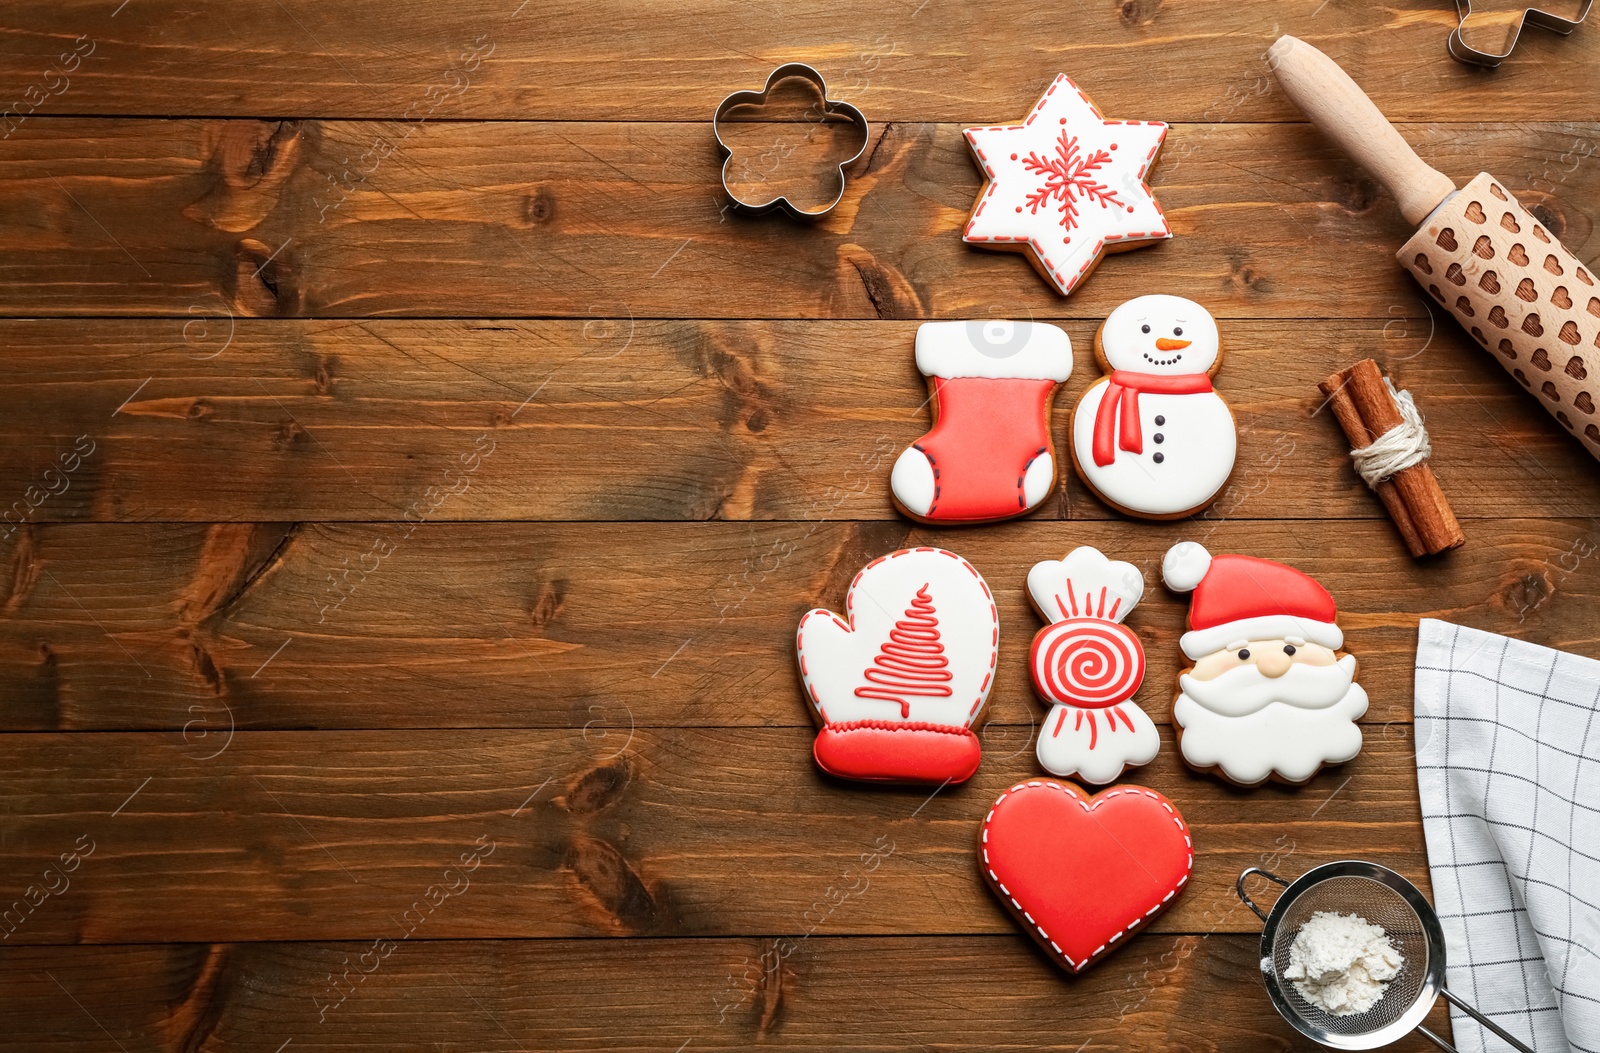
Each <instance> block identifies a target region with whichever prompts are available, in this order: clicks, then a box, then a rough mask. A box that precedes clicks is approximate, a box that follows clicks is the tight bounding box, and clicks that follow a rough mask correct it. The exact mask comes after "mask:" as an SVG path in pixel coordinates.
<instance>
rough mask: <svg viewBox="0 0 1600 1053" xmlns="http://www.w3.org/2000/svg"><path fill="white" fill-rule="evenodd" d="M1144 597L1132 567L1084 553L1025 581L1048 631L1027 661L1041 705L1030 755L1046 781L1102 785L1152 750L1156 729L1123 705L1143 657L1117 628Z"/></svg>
mask: <svg viewBox="0 0 1600 1053" xmlns="http://www.w3.org/2000/svg"><path fill="white" fill-rule="evenodd" d="M1143 595H1144V575H1142V574H1140V573H1139V570H1138V568H1137V567H1135V566H1134V565H1133V564H1131V563H1122V562H1117V561H1112V560H1109V559H1107V558H1106V557H1105V556H1104V555H1102V554H1101V553H1100V550H1099V549H1094V548H1090V547H1088V546H1084V547H1082V548H1075V549H1073V550H1072V551H1071V552H1069V553H1067V558H1066V559H1052V560H1046V561H1045V562H1043V563H1036V564H1034V567H1033V569H1032V570H1030V571H1029V572H1028V596H1029V598H1030V599H1031V600H1032V601H1033V606H1034V609H1035V610H1037V611H1038V612H1039V616H1040V617H1042V618H1044V619H1045V621H1047V622H1050V623H1051V624H1049V625H1047V626H1045V627H1044V628H1043V629H1040V630H1039V632H1038V634H1037V635H1036V636H1034V638H1033V647H1032V649H1031V650H1030V651H1029V653H1028V668H1029V671H1030V672H1031V673H1032V674H1033V689H1034V690H1035V691H1036V692H1038V694H1039V697H1040V698H1042V699H1044V700H1045V701H1046V702H1048V703H1050V715H1049V716H1048V717H1046V718H1045V722H1044V726H1043V727H1042V728H1040V729H1039V744H1038V754H1039V763H1040V764H1041V765H1043V766H1044V769H1045V770H1046V771H1048V772H1050V773H1051V774H1053V775H1062V776H1070V775H1076V776H1077V777H1078V778H1080V779H1082V780H1083V781H1084V782H1091V783H1108V782H1112V781H1113V780H1115V779H1116V778H1117V777H1118V776H1120V775H1121V774H1122V771H1123V769H1124V768H1126V767H1128V766H1130V765H1137V764H1148V763H1149V762H1150V761H1151V760H1152V759H1154V757H1155V755H1156V751H1157V750H1158V749H1160V747H1161V738H1160V736H1159V735H1158V734H1157V733H1156V726H1155V724H1153V723H1152V722H1151V720H1150V718H1149V717H1148V716H1146V715H1145V712H1144V710H1142V709H1140V708H1139V707H1138V706H1137V705H1136V704H1135V703H1134V702H1133V701H1132V699H1133V696H1134V694H1135V693H1136V692H1138V690H1139V685H1140V684H1142V683H1143V682H1144V648H1143V647H1142V646H1140V644H1139V638H1138V637H1137V636H1135V635H1134V634H1133V631H1132V630H1131V629H1129V628H1128V627H1127V626H1126V625H1123V624H1122V620H1123V619H1124V618H1126V617H1127V616H1128V614H1129V612H1131V611H1132V610H1133V608H1134V606H1135V605H1136V604H1137V603H1138V602H1139V599H1140V597H1141V596H1143Z"/></svg>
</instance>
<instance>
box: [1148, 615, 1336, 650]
mask: <svg viewBox="0 0 1600 1053" xmlns="http://www.w3.org/2000/svg"><path fill="white" fill-rule="evenodd" d="M1291 635H1293V636H1296V637H1300V638H1303V639H1306V640H1310V641H1311V642H1312V643H1319V644H1321V645H1322V646H1324V647H1326V648H1328V649H1329V650H1333V651H1337V650H1338V649H1339V648H1341V647H1343V646H1344V630H1343V629H1341V628H1339V627H1338V626H1337V625H1335V624H1334V623H1333V622H1319V621H1313V620H1312V619H1310V618H1299V617H1296V616H1295V615H1292V614H1268V615H1264V616H1262V617H1260V618H1239V619H1237V620H1235V621H1231V622H1227V623H1226V624H1223V625H1213V626H1212V627H1211V628H1209V629H1193V630H1190V631H1189V632H1186V633H1184V634H1183V635H1182V636H1181V637H1179V639H1178V646H1179V647H1181V648H1183V653H1184V654H1186V655H1188V656H1189V657H1190V658H1202V657H1204V656H1206V655H1208V654H1210V653H1212V652H1213V651H1218V650H1228V651H1236V650H1238V648H1237V647H1235V646H1233V645H1234V644H1235V643H1237V642H1238V641H1240V640H1286V639H1288V637H1289V636H1291Z"/></svg>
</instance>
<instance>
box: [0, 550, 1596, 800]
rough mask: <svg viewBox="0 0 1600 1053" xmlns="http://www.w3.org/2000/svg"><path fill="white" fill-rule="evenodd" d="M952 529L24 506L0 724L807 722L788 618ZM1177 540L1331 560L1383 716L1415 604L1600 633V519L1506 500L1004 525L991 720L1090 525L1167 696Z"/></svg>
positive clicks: (1522, 632) (1538, 632)
mask: <svg viewBox="0 0 1600 1053" xmlns="http://www.w3.org/2000/svg"><path fill="white" fill-rule="evenodd" d="M947 537H948V535H947V534H945V533H941V532H940V531H937V530H933V529H929V528H913V527H912V526H911V525H910V524H908V523H905V522H887V523H854V524H845V523H810V524H806V523H785V524H770V525H762V526H747V525H738V524H675V525H650V524H599V523H590V524H572V525H562V526H538V525H528V524H514V523H506V524H485V525H461V524H430V525H424V526H420V527H417V528H415V532H414V533H412V534H411V536H410V537H405V536H403V531H400V530H396V529H394V528H391V527H388V526H381V525H380V526H370V525H365V524H351V525H345V526H335V525H316V524H313V525H307V526H303V527H292V526H288V525H271V524H261V525H255V524H228V525H214V526H181V527H174V526H169V525H163V524H150V525H123V526H84V527H45V528H38V529H33V528H28V529H27V530H25V531H19V532H18V539H19V540H17V541H15V542H13V543H11V545H10V546H9V550H7V551H6V552H5V553H4V558H5V559H6V562H4V563H0V566H3V567H5V568H6V571H5V573H4V574H3V575H0V577H3V580H4V581H6V582H8V583H9V585H8V587H7V591H6V592H5V593H4V602H3V605H0V610H3V611H4V616H3V620H0V699H3V701H4V704H3V705H0V727H4V728H6V729H10V730H28V731H57V730H59V731H72V730H112V729H138V728H145V729H162V730H165V731H167V732H169V733H170V735H172V736H179V737H182V736H184V735H185V734H186V735H187V737H188V738H190V739H192V740H194V742H195V752H199V753H206V752H210V750H211V749H213V748H215V746H214V743H215V742H217V741H218V738H219V737H220V736H222V734H223V733H224V732H225V731H226V730H227V729H228V728H230V727H236V728H244V729H294V728H325V729H334V728H346V729H354V728H373V729H379V728H451V727H454V728H474V727H508V728H546V729H562V728H566V729H582V728H584V727H586V726H589V727H593V728H594V729H596V730H597V731H598V730H603V729H606V728H624V729H625V728H627V727H657V728H659V727H718V726H729V725H739V726H784V727H795V728H809V727H810V726H811V725H810V718H809V716H808V713H807V711H806V708H805V706H804V704H803V701H802V698H803V696H802V695H801V690H800V686H799V680H798V676H797V674H796V671H795V657H794V631H795V626H796V625H797V624H798V622H799V619H800V616H801V615H802V614H804V612H805V611H807V610H809V609H810V608H812V607H819V606H820V607H829V608H832V609H835V610H837V609H840V607H841V606H842V604H843V601H844V595H845V590H846V589H847V588H848V586H849V583H850V580H851V578H852V577H854V575H855V574H856V572H857V571H858V570H859V569H860V568H861V567H862V566H864V565H865V564H866V563H867V562H868V561H869V560H871V559H873V558H875V557H877V556H879V555H882V554H883V553H885V552H889V551H892V550H894V549H896V548H899V547H902V546H904V545H915V544H937V543H948V541H947ZM1184 538H1189V539H1195V538H1199V539H1203V540H1204V542H1205V543H1206V545H1207V546H1208V547H1209V548H1211V549H1212V551H1214V552H1245V553H1249V554H1251V555H1257V556H1263V557H1269V558H1275V559H1280V560H1284V561H1286V562H1289V563H1291V564H1293V565H1294V566H1297V567H1299V568H1301V569H1303V570H1305V571H1306V572H1307V573H1309V574H1312V575H1313V576H1315V577H1316V578H1317V579H1318V580H1319V581H1321V582H1322V583H1323V584H1324V585H1326V586H1327V587H1328V588H1329V589H1330V590H1331V591H1332V592H1333V595H1334V596H1335V597H1336V598H1337V600H1338V603H1339V610H1340V617H1339V621H1340V624H1341V626H1342V627H1343V629H1344V630H1345V633H1346V639H1347V642H1348V646H1349V650H1350V651H1351V652H1352V653H1353V654H1355V655H1356V656H1357V658H1358V659H1359V660H1360V662H1361V674H1360V675H1361V680H1362V682H1363V683H1364V684H1365V686H1366V689H1367V692H1368V693H1369V695H1370V696H1371V700H1372V708H1371V710H1370V711H1369V713H1368V717H1367V719H1368V720H1369V721H1370V722H1371V723H1372V724H1374V725H1385V724H1388V723H1390V722H1398V723H1408V722H1409V721H1410V719H1411V707H1412V702H1411V686H1412V672H1413V665H1412V663H1413V661H1414V654H1415V648H1416V624H1417V619H1418V617H1419V616H1425V615H1426V616H1436V617H1442V618H1446V619H1450V620H1456V621H1461V622H1464V623H1466V624H1470V625H1473V626H1475V627H1477V628H1481V629H1485V630H1493V631H1498V632H1505V633H1509V634H1511V635H1514V636H1521V637H1525V638H1529V639H1532V640H1535V641H1537V642H1540V643H1545V644H1549V645H1551V646H1555V647H1563V648H1568V649H1571V650H1573V651H1576V652H1577V653H1580V654H1588V655H1590V656H1594V657H1600V597H1597V594H1596V590H1597V588H1600V586H1597V584H1596V581H1595V578H1594V575H1593V574H1592V573H1591V572H1590V568H1591V565H1592V558H1591V557H1592V555H1593V553H1594V552H1595V551H1596V547H1597V544H1600V542H1597V540H1596V537H1595V534H1594V523H1593V521H1592V520H1503V521H1499V522H1497V523H1495V524H1494V526H1493V529H1492V530H1484V531H1483V532H1482V536H1481V537H1479V538H1477V539H1475V540H1474V541H1473V542H1472V543H1470V544H1468V545H1467V546H1466V547H1465V548H1463V549H1461V550H1460V551H1458V552H1456V553H1453V554H1451V555H1450V556H1448V557H1447V558H1444V559H1441V560H1437V561H1433V562H1429V563H1425V564H1421V565H1417V566H1413V563H1412V561H1411V559H1410V558H1409V556H1407V554H1406V552H1405V549H1404V547H1403V546H1402V545H1401V543H1400V540H1399V538H1398V536H1397V535H1396V534H1395V532H1394V530H1393V528H1392V527H1391V526H1390V525H1389V523H1388V522H1387V521H1386V520H1381V519H1378V520H1371V521H1366V522H1361V523H1350V524H1331V523H1315V524H1308V523H1305V522H1296V521H1292V520H1285V521H1269V522H1248V523H1221V524H1216V525H1214V526H1213V525H1206V526H1205V527H1203V528H1201V527H1198V526H1197V525H1196V524H1174V525H1170V526H1168V525H1163V526H1159V527H1157V526H1138V527H1132V526H1130V525H1129V524H1124V523H1093V524H1089V523H1085V524H1058V523H1051V524H1046V523H1028V524H1009V525H1006V526H1002V527H996V528H992V529H986V530H984V531H981V532H971V533H967V534H963V535H962V538H961V543H960V548H959V550H960V551H961V552H962V554H963V555H965V556H966V557H968V558H969V559H971V560H972V562H973V564H974V565H975V566H976V567H977V568H978V569H979V570H980V571H981V572H982V573H983V574H984V575H985V577H986V579H987V581H988V582H989V584H990V587H991V588H992V589H993V590H994V592H995V596H996V600H997V602H998V604H999V607H1000V623H1001V638H1000V649H1001V650H1000V664H999V671H998V674H997V679H996V684H995V689H994V692H993V695H992V697H991V701H990V709H989V713H990V717H991V720H992V721H994V722H997V723H999V724H1006V725H1016V726H1019V727H1020V728H1021V733H1022V734H1031V729H1030V728H1029V725H1030V724H1032V723H1033V722H1035V721H1037V720H1038V719H1039V718H1041V717H1042V716H1043V713H1044V706H1043V705H1042V704H1041V703H1039V702H1038V701H1036V700H1035V698H1034V695H1033V691H1032V689H1031V687H1030V686H1029V682H1028V679H1027V674H1026V669H1025V667H1026V660H1025V656H1026V653H1027V646H1028V643H1029V641H1030V640H1031V639H1032V637H1033V634H1034V633H1035V632H1036V631H1037V630H1038V629H1039V627H1040V623H1039V620H1038V618H1037V617H1036V616H1035V615H1034V614H1033V613H1032V611H1031V609H1030V607H1029V605H1028V603H1027V600H1026V597H1025V596H1024V594H1023V584H1024V581H1025V579H1026V575H1027V571H1028V568H1029V567H1031V566H1032V565H1033V564H1034V563H1036V562H1038V561H1039V560H1041V559H1046V558H1060V557H1061V556H1062V555H1063V554H1065V553H1066V552H1067V551H1068V550H1069V549H1070V548H1072V547H1073V546H1076V545H1083V544H1087V545H1094V546H1096V547H1098V548H1100V549H1101V550H1102V551H1105V552H1109V553H1112V554H1114V555H1115V556H1117V557H1118V558H1121V559H1126V560H1129V561H1131V562H1133V563H1134V564H1135V565H1137V566H1139V567H1141V568H1143V570H1144V572H1145V575H1146V578H1147V581H1148V585H1147V590H1146V600H1145V602H1144V603H1142V604H1140V606H1139V609H1138V610H1137V611H1135V612H1134V613H1133V615H1132V617H1131V618H1130V621H1129V624H1130V625H1131V626H1132V627H1133V628H1134V629H1135V630H1136V631H1137V632H1138V633H1139V635H1140V638H1141V639H1142V641H1143V643H1144V646H1145V649H1146V651H1147V653H1148V655H1149V672H1148V675H1147V678H1146V681H1145V686H1144V688H1143V689H1142V691H1141V693H1140V695H1139V702H1140V704H1141V705H1142V706H1143V708H1144V709H1145V710H1146V711H1147V712H1148V713H1150V714H1151V716H1152V718H1153V719H1155V720H1158V721H1163V720H1165V719H1166V717H1167V713H1168V711H1169V707H1170V702H1171V698H1172V696H1173V694H1175V691H1176V683H1177V674H1178V670H1179V668H1180V661H1179V651H1178V646H1177V643H1178V637H1179V636H1180V635H1181V633H1182V632H1183V629H1184V625H1185V618H1186V617H1187V610H1188V608H1187V604H1186V603H1184V602H1182V601H1181V599H1180V598H1179V597H1175V596H1173V595H1171V594H1169V593H1167V592H1166V590H1165V589H1163V588H1162V587H1161V586H1160V583H1159V577H1158V570H1159V566H1160V561H1161V557H1162V555H1163V554H1164V553H1165V551H1166V550H1167V548H1168V547H1169V546H1170V545H1171V544H1173V543H1175V542H1176V541H1178V540H1180V539H1184ZM384 539H386V540H387V541H388V542H390V543H391V544H390V547H391V549H392V551H391V552H390V554H389V555H388V556H387V557H384V558H383V559H381V560H377V558H376V557H375V556H374V555H373V553H374V552H376V551H379V549H378V548H377V547H376V546H377V545H378V543H379V541H380V540H384ZM368 567H370V568H371V571H370V573H368V574H366V576H365V577H363V576H362V573H361V572H362V570H363V569H364V568H368ZM352 568H353V569H352ZM330 577H332V578H333V579H334V581H333V582H331V583H330V580H329V579H330ZM186 729H187V730H186ZM1013 734H1015V733H1013ZM208 735H210V736H215V737H212V738H210V739H209V740H207V736H208ZM0 741H3V740H0ZM22 741H28V740H27V739H24V740H22ZM866 796H867V797H870V796H871V795H870V794H868V795H866Z"/></svg>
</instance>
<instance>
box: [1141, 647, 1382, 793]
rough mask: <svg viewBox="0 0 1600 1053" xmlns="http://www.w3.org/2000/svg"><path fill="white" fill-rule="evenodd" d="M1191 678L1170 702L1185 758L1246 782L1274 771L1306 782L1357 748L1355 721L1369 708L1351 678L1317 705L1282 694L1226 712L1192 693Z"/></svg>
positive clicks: (1334, 668) (1358, 735) (1182, 680)
mask: <svg viewBox="0 0 1600 1053" xmlns="http://www.w3.org/2000/svg"><path fill="white" fill-rule="evenodd" d="M1349 657H1350V656H1348V655H1347V656H1346V658H1347V659H1348V658H1349ZM1342 664H1343V663H1342V662H1341V665H1342ZM1320 668H1322V669H1324V670H1328V671H1330V672H1331V671H1338V670H1339V667H1338V666H1323V667H1320ZM1193 683H1194V678H1193V677H1190V676H1184V677H1182V678H1180V684H1182V685H1183V687H1184V691H1183V693H1181V694H1180V695H1179V696H1178V699H1177V701H1176V702H1174V703H1173V704H1172V719H1173V720H1174V721H1175V722H1177V724H1178V726H1179V727H1181V728H1182V729H1183V736H1182V739H1181V742H1182V749H1183V758H1184V760H1186V761H1188V762H1189V763H1190V764H1192V765H1194V766H1195V767H1197V768H1210V767H1217V768H1220V769H1221V771H1222V774H1223V775H1225V776H1227V777H1228V778H1229V779H1231V780H1232V781H1234V782H1237V783H1242V784H1245V785H1252V784H1255V783H1258V782H1261V781H1262V780H1263V779H1266V778H1267V777H1268V776H1270V775H1272V774H1273V773H1277V775H1278V776H1279V777H1280V778H1283V779H1286V780H1288V781H1289V782H1304V781H1305V780H1306V779H1309V778H1310V777H1311V776H1312V775H1314V774H1315V773H1316V771H1317V769H1318V768H1320V767H1321V766H1322V765H1324V764H1339V763H1342V762H1344V761H1347V760H1349V759H1351V758H1352V757H1354V756H1355V755H1356V754H1357V753H1360V752H1361V726H1360V725H1359V724H1357V723H1356V721H1357V720H1358V719H1359V718H1360V717H1361V716H1362V715H1363V714H1365V713H1366V711H1367V693H1366V691H1365V690H1363V689H1362V687H1361V685H1360V684H1355V683H1352V684H1350V686H1349V688H1348V690H1346V691H1345V692H1344V693H1343V694H1342V695H1341V696H1340V697H1339V699H1338V700H1337V701H1336V702H1334V703H1333V704H1332V705H1329V706H1324V707H1323V708H1320V709H1310V708H1305V706H1303V705H1300V704H1298V700H1297V701H1296V702H1285V701H1281V700H1280V701H1274V702H1270V703H1268V704H1267V705H1266V706H1264V707H1263V708H1261V709H1258V710H1255V711H1254V712H1250V713H1248V714H1247V715H1245V716H1228V715H1226V714H1223V713H1218V712H1216V711H1215V710H1213V709H1210V708H1208V707H1206V706H1204V705H1202V704H1201V703H1200V702H1199V701H1197V700H1196V699H1195V698H1194V696H1192V695H1190V694H1189V690H1188V689H1189V688H1190V687H1191V686H1192V685H1193Z"/></svg>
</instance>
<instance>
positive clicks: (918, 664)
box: [856, 583, 954, 719]
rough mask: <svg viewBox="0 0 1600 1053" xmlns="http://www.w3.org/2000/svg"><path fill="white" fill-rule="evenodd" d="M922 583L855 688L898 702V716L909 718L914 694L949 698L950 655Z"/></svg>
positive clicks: (861, 695)
mask: <svg viewBox="0 0 1600 1053" xmlns="http://www.w3.org/2000/svg"><path fill="white" fill-rule="evenodd" d="M929 584H930V583H924V584H923V586H922V588H920V589H918V590H917V595H916V597H915V598H914V599H913V600H912V601H911V606H909V607H907V608H906V612H905V614H904V616H902V617H901V618H900V620H899V621H897V622H895V623H894V628H893V629H891V630H889V638H888V639H887V640H885V641H884V642H883V644H882V645H881V646H879V648H878V654H877V657H876V658H874V659H873V660H872V664H871V665H870V666H868V667H867V668H866V669H865V670H864V671H863V672H862V674H861V675H862V677H863V678H864V679H865V680H866V681H867V683H865V684H863V685H861V686H860V687H858V688H856V696H857V697H858V698H879V699H883V700H884V701H886V702H897V703H899V705H900V716H901V717H903V718H908V719H909V718H910V716H911V702H910V700H911V699H913V698H949V697H950V695H951V691H950V681H951V680H953V679H954V676H952V674H951V673H950V669H949V665H950V659H948V658H946V657H945V653H944V642H943V641H942V640H941V639H940V636H939V616H938V612H937V611H936V610H935V609H934V606H933V599H932V598H931V597H930V596H929V595H928V585H929Z"/></svg>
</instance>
